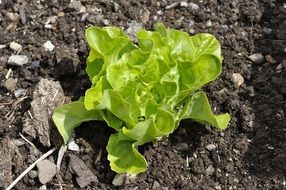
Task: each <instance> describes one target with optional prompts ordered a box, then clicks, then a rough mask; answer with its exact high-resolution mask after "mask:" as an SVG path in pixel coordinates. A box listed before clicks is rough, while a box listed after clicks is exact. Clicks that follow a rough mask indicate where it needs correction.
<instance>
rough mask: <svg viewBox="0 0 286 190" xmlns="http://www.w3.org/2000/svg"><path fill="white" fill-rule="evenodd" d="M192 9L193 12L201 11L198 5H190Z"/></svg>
mask: <svg viewBox="0 0 286 190" xmlns="http://www.w3.org/2000/svg"><path fill="white" fill-rule="evenodd" d="M190 7H191V9H192V10H194V11H197V10H199V8H200V6H199V5H198V4H196V3H192V2H191V3H190Z"/></svg>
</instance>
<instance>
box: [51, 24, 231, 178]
mask: <svg viewBox="0 0 286 190" xmlns="http://www.w3.org/2000/svg"><path fill="white" fill-rule="evenodd" d="M154 28H155V31H146V30H141V31H139V32H138V34H137V39H138V46H137V45H135V44H133V43H132V41H131V40H130V38H128V37H127V36H126V35H125V34H124V33H123V32H122V31H121V30H120V29H118V28H115V27H104V28H99V27H90V28H88V29H87V30H86V39H87V42H88V44H89V46H90V54H89V56H88V58H87V67H86V72H87V74H88V76H89V79H90V81H91V83H92V84H91V87H90V88H89V89H88V90H87V91H86V93H85V97H84V98H83V100H79V101H75V102H73V103H70V104H66V105H63V106H61V107H59V108H57V109H56V110H55V112H54V114H53V120H54V122H55V124H56V127H57V128H58V130H59V132H60V134H61V135H62V137H63V139H64V143H66V142H67V140H68V138H69V136H70V134H71V131H72V129H73V128H75V127H77V126H79V125H80V124H81V123H82V122H84V121H90V120H104V121H105V122H106V123H107V124H108V126H109V127H112V128H113V129H115V130H116V131H117V132H116V133H115V134H112V135H111V136H110V138H109V142H108V145H107V151H108V160H109V161H110V166H111V169H112V170H113V171H115V172H117V173H124V172H128V173H132V174H137V173H140V172H144V171H145V170H146V169H147V161H146V160H145V158H144V156H143V155H142V154H140V153H139V151H138V146H141V145H143V144H145V143H148V142H152V141H156V140H158V139H160V138H162V137H166V136H169V135H170V134H171V133H173V131H174V130H175V129H176V128H177V127H178V126H179V124H180V121H181V120H183V119H192V120H194V121H197V122H199V123H202V124H210V125H212V126H214V127H216V128H218V129H221V130H222V129H225V128H226V127H227V125H228V123H229V121H230V116H229V115H228V114H227V113H226V114H222V115H217V116H216V115H214V114H213V113H212V111H211V108H210V105H209V102H208V98H207V96H206V94H205V93H204V92H203V91H200V90H199V89H200V88H202V87H203V86H204V85H205V84H206V83H208V82H210V81H213V80H214V79H216V78H217V77H218V76H219V74H220V72H221V67H222V66H221V65H222V60H223V59H222V56H221V47H220V44H219V42H218V41H217V40H216V39H215V37H214V36H212V35H210V34H204V33H203V34H197V35H195V36H189V35H188V34H187V33H185V32H182V31H178V30H174V29H167V28H165V26H164V25H163V24H156V25H155V26H154Z"/></svg>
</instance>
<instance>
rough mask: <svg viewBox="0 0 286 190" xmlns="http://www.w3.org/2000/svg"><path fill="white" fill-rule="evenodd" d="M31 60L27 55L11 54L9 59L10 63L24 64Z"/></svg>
mask: <svg viewBox="0 0 286 190" xmlns="http://www.w3.org/2000/svg"><path fill="white" fill-rule="evenodd" d="M28 62H29V59H28V57H27V56H26V55H11V56H10V57H9V59H8V64H9V65H16V66H23V65H25V64H27V63H28Z"/></svg>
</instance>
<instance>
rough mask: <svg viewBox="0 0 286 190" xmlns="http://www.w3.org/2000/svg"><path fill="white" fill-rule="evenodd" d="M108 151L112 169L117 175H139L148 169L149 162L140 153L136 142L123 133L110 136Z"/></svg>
mask: <svg viewBox="0 0 286 190" xmlns="http://www.w3.org/2000/svg"><path fill="white" fill-rule="evenodd" d="M106 150H107V152H108V156H107V159H108V160H109V161H110V167H111V169H112V170H113V171H115V172H116V173H125V172H127V173H131V174H138V173H141V172H144V171H145V170H146V169H147V161H146V160H145V158H144V157H143V156H142V155H141V154H140V153H139V152H138V150H137V146H136V142H135V141H132V139H130V138H128V137H127V136H126V135H124V134H123V133H122V132H121V131H119V132H118V133H116V134H113V135H111V136H110V138H109V141H108V144H107V147H106Z"/></svg>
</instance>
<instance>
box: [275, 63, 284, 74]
mask: <svg viewBox="0 0 286 190" xmlns="http://www.w3.org/2000/svg"><path fill="white" fill-rule="evenodd" d="M282 68H283V65H282V64H281V63H280V64H279V65H277V67H276V72H277V73H281V70H282Z"/></svg>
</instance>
